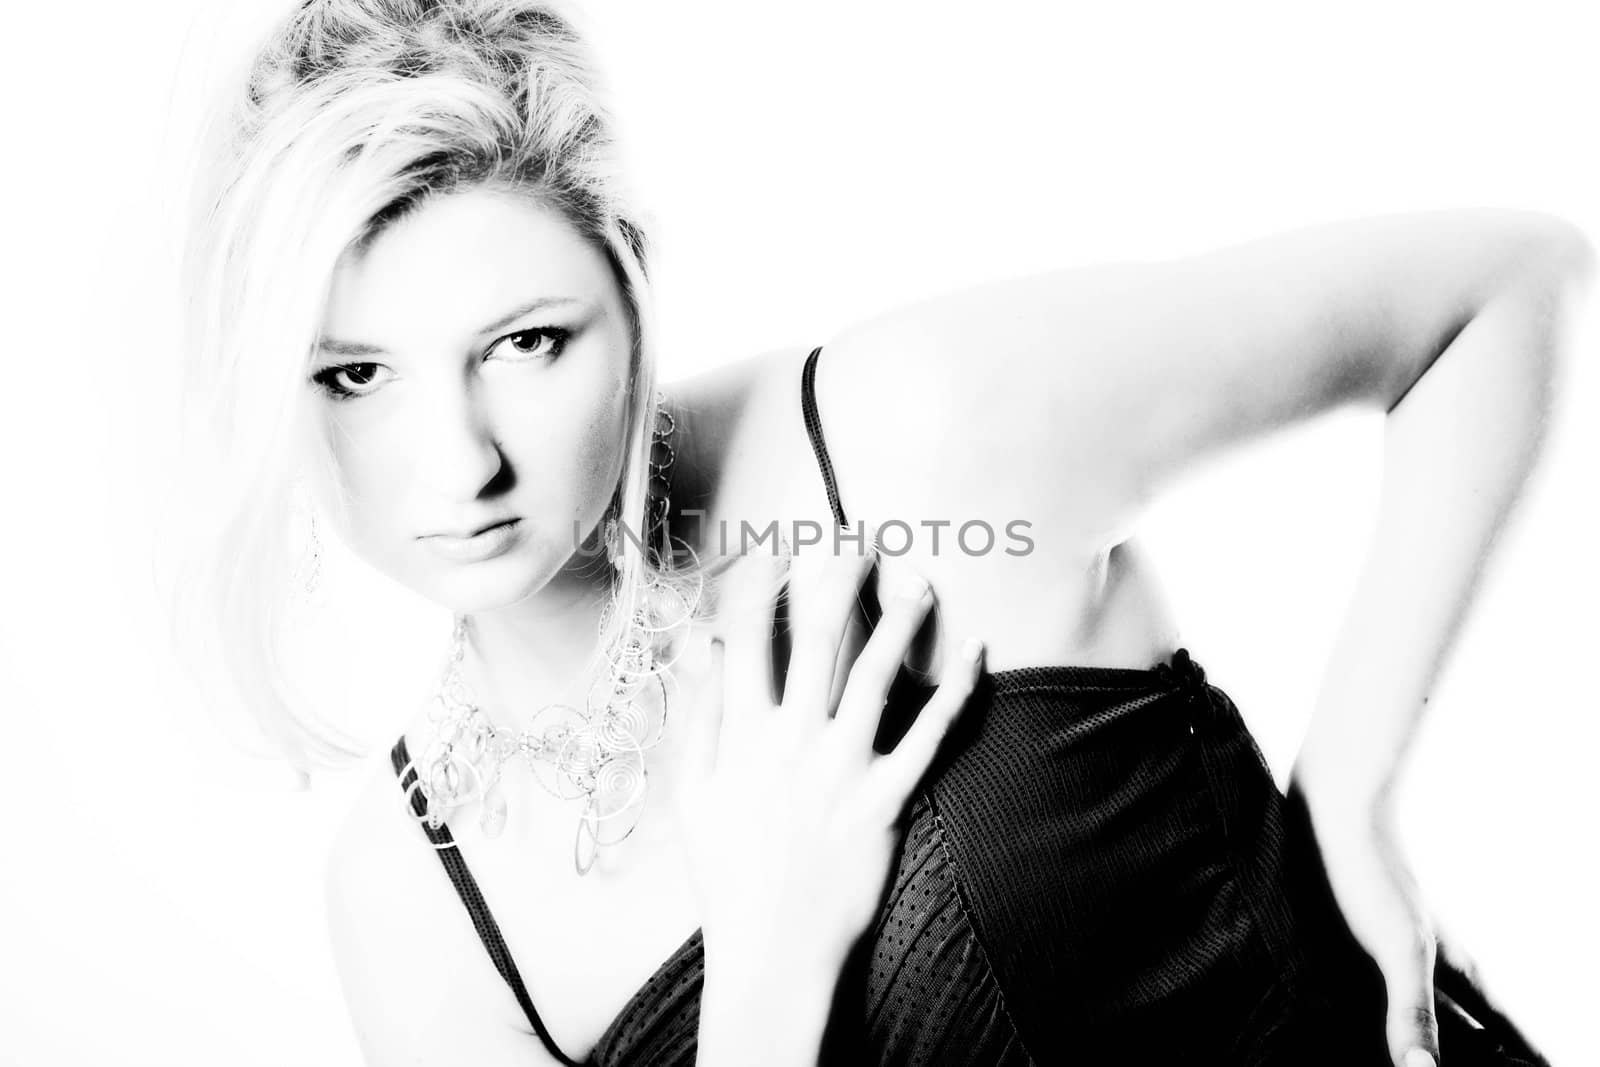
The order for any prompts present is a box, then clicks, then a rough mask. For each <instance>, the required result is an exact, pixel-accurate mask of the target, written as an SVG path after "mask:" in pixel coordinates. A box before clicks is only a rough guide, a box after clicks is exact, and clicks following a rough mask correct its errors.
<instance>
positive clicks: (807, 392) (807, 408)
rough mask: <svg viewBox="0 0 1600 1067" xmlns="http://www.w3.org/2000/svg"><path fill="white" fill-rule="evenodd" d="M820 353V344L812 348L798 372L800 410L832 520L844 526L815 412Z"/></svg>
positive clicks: (831, 467) (836, 487)
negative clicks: (831, 512)
mask: <svg viewBox="0 0 1600 1067" xmlns="http://www.w3.org/2000/svg"><path fill="white" fill-rule="evenodd" d="M821 354H822V346H821V345H818V346H817V347H816V348H813V349H812V350H811V354H810V355H809V356H807V357H806V365H805V369H804V370H803V371H801V373H800V411H801V414H803V415H804V416H805V420H806V433H807V434H809V435H810V437H811V451H813V452H815V453H816V454H817V466H818V467H820V468H821V470H822V484H823V485H824V486H826V487H827V489H828V506H829V507H831V508H832V509H833V518H834V521H835V522H837V523H838V524H839V525H840V526H845V525H847V523H846V522H845V519H844V508H843V507H841V506H840V504H839V487H838V485H837V484H835V483H834V480H833V463H832V462H831V461H830V460H829V459H828V446H827V445H826V444H824V443H823V440H822V419H821V417H820V416H819V415H818V414H817V397H816V392H815V389H816V387H815V385H814V384H813V383H814V382H815V380H816V377H817V357H818V356H820V355H821Z"/></svg>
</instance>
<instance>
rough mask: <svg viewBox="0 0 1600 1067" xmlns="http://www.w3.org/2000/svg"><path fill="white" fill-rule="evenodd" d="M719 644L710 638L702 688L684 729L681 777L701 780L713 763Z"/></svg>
mask: <svg viewBox="0 0 1600 1067" xmlns="http://www.w3.org/2000/svg"><path fill="white" fill-rule="evenodd" d="M722 670H723V644H722V639H721V638H720V637H713V638H712V639H711V647H710V649H709V651H708V652H707V661H706V676H705V688H704V690H703V691H702V695H701V698H700V699H699V700H698V701H697V702H696V703H695V706H694V708H693V711H692V712H691V719H690V721H689V723H688V726H687V727H686V728H685V731H684V754H683V771H684V778H685V781H690V782H702V781H705V779H707V778H708V777H710V776H711V772H712V771H713V770H714V769H715V768H716V765H717V749H718V748H719V739H720V738H721V735H722V704H723V676H722Z"/></svg>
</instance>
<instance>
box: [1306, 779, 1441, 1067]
mask: <svg viewBox="0 0 1600 1067" xmlns="http://www.w3.org/2000/svg"><path fill="white" fill-rule="evenodd" d="M1305 797H1306V808H1307V810H1308V811H1309V813H1310V816H1311V824H1312V828H1313V830H1314V832H1315V836H1316V841H1317V847H1318V849H1319V850H1320V851H1321V853H1322V860H1323V865H1324V868H1325V870H1326V874H1327V878H1328V884H1329V886H1330V888H1331V889H1332V890H1333V897H1334V900H1335V901H1337V902H1338V905H1339V910H1340V911H1341V912H1342V913H1343V914H1344V918H1345V921H1346V922H1347V923H1348V924H1349V925H1350V932H1351V933H1352V934H1353V935H1354V936H1355V938H1356V940H1357V941H1358V942H1360V944H1361V947H1362V948H1364V949H1366V951H1367V953H1368V955H1370V956H1371V957H1372V959H1373V962H1375V963H1376V964H1377V966H1378V970H1379V971H1380V972H1381V973H1382V975H1383V981H1384V987H1385V989H1386V990H1387V992H1388V1001H1389V1008H1388V1015H1387V1019H1386V1029H1387V1037H1388V1045H1389V1057H1390V1059H1391V1060H1392V1061H1393V1063H1394V1064H1395V1065H1396V1067H1435V1065H1439V1067H1443V1065H1440V1064H1439V1024H1438V1020H1437V1016H1436V1014H1435V1010H1434V998H1433V969H1434V961H1435V958H1436V955H1437V951H1438V943H1437V938H1436V936H1435V933H1434V930H1433V926H1432V923H1431V922H1430V921H1429V919H1428V917H1427V914H1426V911H1425V909H1424V908H1423V905H1422V900H1421V894H1420V892H1419V891H1418V889H1417V883H1416V879H1415V878H1414V877H1413V876H1412V874H1411V869H1410V866H1409V865H1408V864H1407V862H1406V859H1405V856H1404V855H1403V853H1402V851H1401V849H1400V846H1399V840H1398V834H1397V832H1396V830H1395V826H1394V821H1393V817H1392V814H1391V811H1390V808H1389V807H1388V805H1387V804H1382V803H1376V802H1374V803H1366V802H1363V803H1349V802H1344V801H1340V800H1333V799H1331V798H1327V797H1321V798H1320V799H1319V797H1318V796H1317V795H1315V794H1312V793H1306V794H1305Z"/></svg>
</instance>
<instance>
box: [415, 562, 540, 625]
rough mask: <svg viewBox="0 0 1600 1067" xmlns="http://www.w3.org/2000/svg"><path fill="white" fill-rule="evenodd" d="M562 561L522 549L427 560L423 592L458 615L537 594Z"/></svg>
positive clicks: (500, 606)
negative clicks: (472, 558)
mask: <svg viewBox="0 0 1600 1067" xmlns="http://www.w3.org/2000/svg"><path fill="white" fill-rule="evenodd" d="M565 563H566V560H565V559H556V558H553V557H551V556H548V555H543V554H535V553H529V552H526V551H522V552H511V553H507V554H506V555H504V556H498V557H496V558H494V559H488V560H482V561H480V562H476V563H441V562H439V561H430V562H429V568H428V569H429V572H430V573H429V575H428V582H427V584H428V593H427V596H428V598H429V599H430V600H433V601H435V602H437V603H439V604H441V605H443V606H445V607H447V608H449V609H450V610H452V611H454V612H456V613H457V614H461V615H471V614H474V613H479V612H486V611H494V610H496V609H498V608H504V607H509V606H511V605H512V604H516V603H520V602H521V601H523V600H526V599H528V598H529V597H531V596H537V595H538V594H539V593H540V592H542V591H543V590H544V588H545V587H546V586H548V585H549V584H550V582H551V581H552V580H554V579H555V578H556V576H557V575H558V574H560V572H561V570H562V567H563V566H564V565H565Z"/></svg>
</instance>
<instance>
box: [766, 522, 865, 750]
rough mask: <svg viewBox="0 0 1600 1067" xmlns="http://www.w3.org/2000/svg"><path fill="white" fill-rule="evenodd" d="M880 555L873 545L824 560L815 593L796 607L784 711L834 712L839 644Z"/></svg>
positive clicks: (823, 717)
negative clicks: (865, 582) (866, 580)
mask: <svg viewBox="0 0 1600 1067" xmlns="http://www.w3.org/2000/svg"><path fill="white" fill-rule="evenodd" d="M875 559H876V553H875V552H874V551H872V550H871V549H868V550H867V551H864V552H859V553H853V552H842V553H840V554H839V555H838V556H836V557H833V558H831V559H828V560H826V561H825V562H824V564H823V570H822V573H821V575H819V576H818V578H817V581H816V583H815V584H813V585H811V586H810V587H809V588H810V589H811V590H812V592H811V594H810V595H809V596H808V597H806V598H805V599H803V600H802V601H801V602H800V603H799V604H798V605H796V607H797V609H798V610H797V611H796V612H795V615H794V618H795V623H794V648H793V650H792V651H791V652H790V653H789V668H788V673H787V675H786V676H785V681H784V693H783V706H784V709H785V711H786V712H789V713H792V714H795V715H802V716H810V717H812V718H814V719H816V720H818V721H822V720H826V719H827V718H828V717H829V716H830V715H831V714H833V699H832V698H833V690H834V677H835V675H836V674H837V673H838V669H839V646H840V645H841V644H843V643H844V635H845V631H846V630H847V629H849V626H850V620H851V618H852V617H853V616H854V614H855V611H856V608H857V607H858V606H859V604H860V602H861V583H862V582H863V581H864V580H865V579H866V576H867V573H868V572H869V571H870V570H871V568H872V564H873V562H874V560H875Z"/></svg>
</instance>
